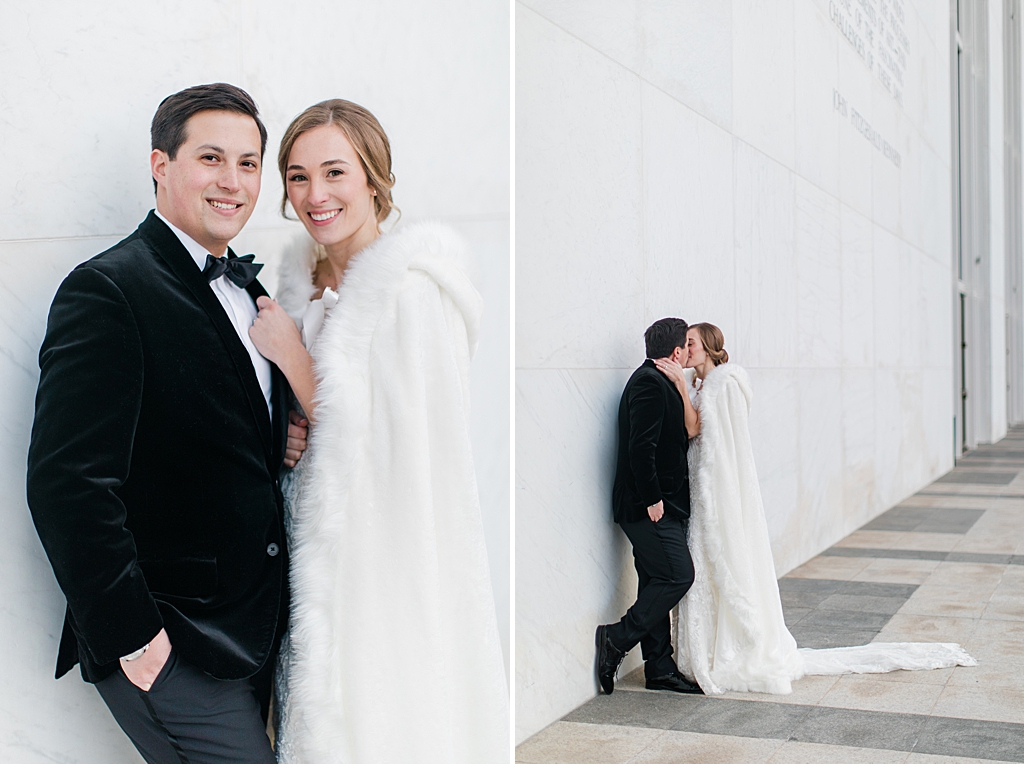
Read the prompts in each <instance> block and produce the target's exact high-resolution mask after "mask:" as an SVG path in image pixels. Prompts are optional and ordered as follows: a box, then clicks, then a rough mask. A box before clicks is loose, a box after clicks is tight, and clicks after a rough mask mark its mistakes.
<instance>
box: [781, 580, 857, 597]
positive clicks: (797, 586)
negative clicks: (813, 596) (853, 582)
mask: <svg viewBox="0 0 1024 764" xmlns="http://www.w3.org/2000/svg"><path fill="white" fill-rule="evenodd" d="M845 583H847V582H846V581H836V580H834V579H831V578H780V579H779V591H780V592H783V593H785V592H821V593H823V594H826V595H828V594H831V593H832V592H834V591H836V589H838V588H839V587H840V586H842V585H843V584H845Z"/></svg>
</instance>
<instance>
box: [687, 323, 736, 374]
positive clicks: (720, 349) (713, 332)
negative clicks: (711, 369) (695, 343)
mask: <svg viewBox="0 0 1024 764" xmlns="http://www.w3.org/2000/svg"><path fill="white" fill-rule="evenodd" d="M690 328H691V329H696V330H697V336H699V337H700V342H701V344H702V345H703V346H704V352H705V353H707V354H708V357H709V358H710V359H711V362H712V363H714V364H715V366H718V365H720V364H723V363H728V362H729V354H728V353H727V352H726V350H725V335H723V334H722V330H721V329H719V328H718V327H717V326H715V325H714V324H694V325H693V326H691V327H690Z"/></svg>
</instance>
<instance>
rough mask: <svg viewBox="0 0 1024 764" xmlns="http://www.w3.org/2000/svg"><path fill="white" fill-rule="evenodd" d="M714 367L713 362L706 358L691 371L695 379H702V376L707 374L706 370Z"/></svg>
mask: <svg viewBox="0 0 1024 764" xmlns="http://www.w3.org/2000/svg"><path fill="white" fill-rule="evenodd" d="M713 368H715V362H714V361H712V360H711V359H710V358H708V359H707V360H706V361H704V363H702V364H700V365H699V366H694V367H693V373H694V375H695V376H696V377H697V379H699V380H701V381H702V382H703V381H704V377H706V376H707V375H708V372H709V371H711V370H712V369H713Z"/></svg>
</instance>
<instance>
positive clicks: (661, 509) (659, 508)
mask: <svg viewBox="0 0 1024 764" xmlns="http://www.w3.org/2000/svg"><path fill="white" fill-rule="evenodd" d="M647 514H648V515H649V516H650V518H651V520H653V521H654V522H658V521H659V520H660V519H661V518H662V516H664V514H665V502H664V500H662V501H659V502H658V503H657V504H653V505H651V506H650V507H648V508H647ZM150 649H151V650H152V649H153V648H150Z"/></svg>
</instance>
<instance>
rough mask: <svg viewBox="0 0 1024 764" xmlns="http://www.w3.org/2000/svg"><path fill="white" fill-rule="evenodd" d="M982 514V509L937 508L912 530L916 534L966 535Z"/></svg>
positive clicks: (983, 512) (983, 511)
mask: <svg viewBox="0 0 1024 764" xmlns="http://www.w3.org/2000/svg"><path fill="white" fill-rule="evenodd" d="M983 514H985V510H984V509H952V508H945V507H943V508H937V509H933V510H932V511H931V513H930V514H929V515H928V516H927V517H926V518H925V519H924V520H923V521H922V522H921V524H920V525H918V526H917V527H916V528H914V530H915V531H917V532H918V533H967V531H969V530H970V529H971V527H972V526H973V525H974V524H975V523H976V522H978V520H979V519H980V518H981V516H982V515H983Z"/></svg>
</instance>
